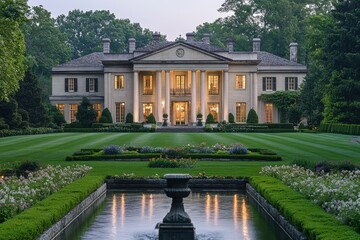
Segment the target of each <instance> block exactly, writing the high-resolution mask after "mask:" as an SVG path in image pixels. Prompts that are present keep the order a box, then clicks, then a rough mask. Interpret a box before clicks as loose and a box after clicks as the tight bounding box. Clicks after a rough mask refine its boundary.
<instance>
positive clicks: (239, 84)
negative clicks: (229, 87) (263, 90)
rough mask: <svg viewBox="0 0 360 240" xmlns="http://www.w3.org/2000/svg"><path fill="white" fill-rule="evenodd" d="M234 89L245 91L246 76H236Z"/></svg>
mask: <svg viewBox="0 0 360 240" xmlns="http://www.w3.org/2000/svg"><path fill="white" fill-rule="evenodd" d="M236 88H237V89H245V88H246V76H245V75H236Z"/></svg>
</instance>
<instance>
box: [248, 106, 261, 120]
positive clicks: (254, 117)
mask: <svg viewBox="0 0 360 240" xmlns="http://www.w3.org/2000/svg"><path fill="white" fill-rule="evenodd" d="M246 123H259V117H258V115H257V113H256V111H255V110H254V109H253V108H252V109H250V111H249V113H248V116H247V119H246Z"/></svg>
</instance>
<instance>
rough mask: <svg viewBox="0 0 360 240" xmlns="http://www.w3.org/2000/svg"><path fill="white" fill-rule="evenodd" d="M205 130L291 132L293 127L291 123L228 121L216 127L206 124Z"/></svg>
mask: <svg viewBox="0 0 360 240" xmlns="http://www.w3.org/2000/svg"><path fill="white" fill-rule="evenodd" d="M206 131H212V132H266V133H276V132H293V131H294V127H293V125H292V124H291V123H260V124H239V123H228V124H219V125H218V127H217V128H210V127H209V126H207V128H206Z"/></svg>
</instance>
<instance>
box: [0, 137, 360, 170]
mask: <svg viewBox="0 0 360 240" xmlns="http://www.w3.org/2000/svg"><path fill="white" fill-rule="evenodd" d="M351 139H352V136H349V135H340V134H309V133H276V134H270V133H57V134H46V135H32V136H16V137H7V138H0V163H8V162H15V161H22V160H39V161H41V162H43V163H48V164H61V165H67V164H73V162H71V163H70V162H65V161H64V159H65V157H66V156H68V155H71V154H72V153H73V152H75V151H78V150H79V149H81V148H101V147H104V146H106V145H110V144H117V145H123V144H126V145H134V146H143V145H151V146H183V145H185V144H199V143H201V142H205V143H207V144H208V145H212V144H215V143H221V144H233V143H242V144H244V145H245V146H247V147H258V148H266V149H271V150H273V151H275V152H277V153H278V154H279V155H281V156H282V157H283V159H284V161H283V162H280V164H283V163H289V162H291V161H292V160H296V159H306V160H310V161H320V160H334V161H341V160H351V161H354V162H357V163H359V164H360V144H358V143H354V142H352V141H351ZM83 163H85V164H87V165H91V166H93V167H94V170H93V171H92V174H94V175H114V174H119V175H120V174H122V173H135V174H136V175H139V176H145V175H149V176H151V175H153V174H155V173H157V174H159V175H160V176H161V175H162V174H164V173H168V172H179V173H180V172H186V173H190V174H192V175H197V174H198V173H199V172H205V173H206V175H219V176H253V175H258V172H259V170H260V168H261V167H262V166H265V165H269V164H279V163H269V162H199V163H198V165H197V166H196V168H194V169H176V170H174V169H150V168H147V167H146V165H147V163H146V162H83Z"/></svg>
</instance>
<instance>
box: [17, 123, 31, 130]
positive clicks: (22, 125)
mask: <svg viewBox="0 0 360 240" xmlns="http://www.w3.org/2000/svg"><path fill="white" fill-rule="evenodd" d="M19 127H20V128H21V129H27V128H29V122H28V121H22V122H21V123H20V126H19Z"/></svg>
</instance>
